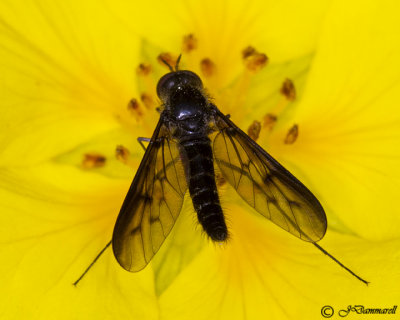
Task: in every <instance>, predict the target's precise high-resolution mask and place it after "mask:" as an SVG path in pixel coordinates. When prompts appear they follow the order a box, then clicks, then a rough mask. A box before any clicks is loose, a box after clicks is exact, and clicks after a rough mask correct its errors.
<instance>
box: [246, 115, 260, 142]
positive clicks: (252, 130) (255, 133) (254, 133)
mask: <svg viewBox="0 0 400 320" xmlns="http://www.w3.org/2000/svg"><path fill="white" fill-rule="evenodd" d="M260 131H261V122H260V121H257V120H254V121H253V123H252V124H251V125H250V126H249V128H248V129H247V134H248V135H249V137H250V138H252V139H253V140H254V141H257V139H258V137H259V136H260Z"/></svg>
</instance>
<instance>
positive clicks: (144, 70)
mask: <svg viewBox="0 0 400 320" xmlns="http://www.w3.org/2000/svg"><path fill="white" fill-rule="evenodd" d="M151 71H152V70H151V65H150V64H148V63H141V64H139V66H138V67H137V68H136V73H137V74H138V75H139V76H147V75H149V74H150V72H151Z"/></svg>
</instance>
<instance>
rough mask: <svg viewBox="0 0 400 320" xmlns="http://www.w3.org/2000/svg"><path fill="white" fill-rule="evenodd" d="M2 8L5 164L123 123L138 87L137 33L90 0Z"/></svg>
mask: <svg viewBox="0 0 400 320" xmlns="http://www.w3.org/2000/svg"><path fill="white" fill-rule="evenodd" d="M0 12H1V16H0V30H1V32H0V41H1V46H0V63H1V65H2V77H1V80H0V86H1V88H2V89H1V91H0V100H1V105H2V106H1V108H2V110H3V112H2V117H1V119H0V123H1V126H2V128H7V130H2V132H1V134H0V149H1V152H2V158H1V164H2V165H26V164H32V163H37V162H40V161H43V160H45V159H48V158H49V157H52V156H54V155H57V154H59V153H62V152H65V151H67V150H69V149H71V148H73V147H74V146H76V145H77V144H79V143H80V142H83V141H85V140H90V139H91V138H93V137H94V136H96V135H97V134H100V133H104V132H105V131H108V130H111V129H113V128H115V127H116V126H118V125H119V118H120V116H121V114H124V115H125V113H126V105H127V103H128V101H129V100H130V99H131V98H132V96H133V95H135V93H136V92H135V88H136V85H135V83H134V76H133V75H134V72H135V71H134V70H135V68H136V63H138V44H139V39H138V38H137V37H134V36H132V34H131V33H130V32H129V31H128V30H127V29H126V28H124V27H123V26H121V24H120V23H118V21H117V20H116V19H114V18H113V17H112V16H110V14H109V12H108V11H107V9H106V8H105V7H104V6H101V5H95V4H93V3H92V4H89V3H87V2H85V3H82V2H80V1H72V2H71V3H68V5H66V4H63V3H61V2H58V3H56V2H54V3H47V4H45V3H41V2H37V1H21V2H17V1H15V2H12V3H11V2H10V3H5V2H2V3H1V4H0ZM124 112H125V113H124Z"/></svg>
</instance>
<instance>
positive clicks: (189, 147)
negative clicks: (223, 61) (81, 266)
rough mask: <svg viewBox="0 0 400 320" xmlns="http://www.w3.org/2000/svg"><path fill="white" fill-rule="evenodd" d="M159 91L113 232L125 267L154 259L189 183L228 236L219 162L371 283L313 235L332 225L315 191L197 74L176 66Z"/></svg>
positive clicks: (237, 184)
mask: <svg viewBox="0 0 400 320" xmlns="http://www.w3.org/2000/svg"><path fill="white" fill-rule="evenodd" d="M176 69H177V68H176ZM157 94H158V96H159V98H160V99H161V101H162V103H163V105H162V108H161V114H160V119H159V121H158V124H157V126H156V129H155V131H154V133H153V136H152V138H151V139H150V142H149V144H148V146H147V149H146V152H145V155H144V157H143V160H142V162H141V164H140V166H139V169H138V171H137V173H136V176H135V178H134V180H133V182H132V184H131V187H130V189H129V191H128V193H127V196H126V198H125V200H124V203H123V205H122V208H121V211H120V213H119V215H118V219H117V222H116V224H115V228H114V233H113V238H112V247H113V251H114V255H115V257H116V259H117V261H118V262H119V264H120V265H121V266H122V267H123V268H124V269H126V270H128V271H132V272H136V271H140V270H142V269H143V268H144V267H146V265H147V264H148V263H149V262H150V260H151V259H152V258H153V256H154V255H155V254H156V252H157V251H158V250H159V248H160V247H161V245H162V243H163V242H164V240H165V239H166V237H167V236H168V234H169V233H170V231H171V230H172V228H173V226H174V224H175V221H176V220H177V218H178V216H179V213H180V211H181V208H182V205H183V200H184V197H185V194H186V192H187V189H189V194H190V197H191V199H192V202H193V206H194V209H195V211H196V213H197V217H198V220H199V222H200V224H201V225H202V227H203V229H204V231H205V232H206V233H207V235H208V236H209V237H210V239H211V240H213V241H216V242H221V241H225V240H227V239H228V237H229V231H228V229H227V226H226V223H225V218H224V214H223V210H222V208H221V205H220V199H219V195H218V189H217V185H216V178H215V169H216V168H218V169H219V171H220V172H221V174H222V176H223V178H224V179H225V180H226V181H227V182H228V183H229V184H230V185H231V186H232V187H233V188H234V189H235V190H236V191H237V193H238V194H239V195H240V196H241V197H242V199H243V200H244V201H245V202H247V203H248V204H249V205H250V206H251V207H253V208H254V209H255V210H256V211H257V212H258V213H259V214H261V215H262V216H264V217H265V218H267V219H269V220H271V221H272V222H274V223H275V224H277V225H278V226H279V227H281V228H283V229H285V230H286V231H288V232H290V233H291V234H293V235H294V236H296V237H298V238H300V239H302V240H304V241H308V242H311V243H312V244H313V245H314V246H315V247H317V248H318V249H319V250H321V251H322V252H323V253H324V254H326V255H328V256H329V257H330V258H332V259H333V260H334V261H335V262H337V263H338V264H339V265H340V266H342V267H343V268H344V269H346V270H347V271H348V272H350V273H351V274H352V275H353V276H355V277H356V278H358V279H359V280H361V281H363V282H364V283H367V282H366V281H365V280H363V279H362V278H360V277H359V276H358V275H356V274H355V273H353V272H352V271H351V270H350V269H348V268H347V267H345V266H344V265H343V264H342V263H340V262H339V261H338V260H337V259H336V258H334V257H333V256H331V255H330V254H329V253H328V252H327V251H326V250H324V249H323V248H321V247H320V246H319V245H318V244H317V243H316V242H317V241H319V240H320V239H322V238H323V236H324V235H325V232H326V229H327V220H326V215H325V212H324V210H323V208H322V206H321V204H320V202H319V201H318V200H317V198H316V197H315V196H314V195H313V194H312V193H311V192H310V191H309V190H308V189H307V187H305V186H304V185H303V184H302V183H301V182H300V181H299V180H297V179H296V178H295V177H294V176H293V175H292V174H291V173H290V172H288V171H287V170H286V169H285V168H284V167H283V166H282V165H280V164H279V163H278V162H277V161H276V160H275V159H273V158H272V157H271V156H270V155H269V154H268V153H267V152H266V151H265V150H263V149H262V148H261V147H260V146H259V145H258V144H257V143H256V142H255V141H253V140H252V139H251V138H250V137H249V136H248V135H247V134H245V133H244V132H243V131H242V130H241V129H239V128H238V127H237V126H236V125H235V124H234V123H233V122H232V121H231V120H230V118H229V117H227V116H225V115H224V114H222V113H221V112H220V111H219V110H218V108H217V107H216V106H215V105H214V104H212V103H211V102H210V100H209V99H208V97H207V95H206V94H205V93H204V88H203V84H202V81H201V79H200V78H199V76H198V75H196V74H195V73H193V72H191V71H187V70H175V71H174V70H172V68H171V72H169V73H168V74H166V75H164V76H163V77H162V78H161V79H160V80H159V82H158V85H157ZM109 245H110V243H109V244H108V245H107V246H106V247H108V246H109ZM103 251H104V249H103ZM103 251H102V252H103ZM102 252H101V253H102ZM101 253H100V254H101ZM100 254H99V255H98V256H97V257H96V259H95V260H94V261H93V262H92V264H91V265H90V266H89V268H88V269H87V270H86V271H85V272H84V274H83V275H82V276H81V277H80V278H79V279H78V280H77V281H76V282H75V284H77V283H78V282H79V281H80V280H81V279H82V277H83V276H84V275H85V274H86V272H87V271H88V270H89V269H90V267H91V266H92V265H93V263H94V262H95V261H96V260H97V259H98V257H99V256H100Z"/></svg>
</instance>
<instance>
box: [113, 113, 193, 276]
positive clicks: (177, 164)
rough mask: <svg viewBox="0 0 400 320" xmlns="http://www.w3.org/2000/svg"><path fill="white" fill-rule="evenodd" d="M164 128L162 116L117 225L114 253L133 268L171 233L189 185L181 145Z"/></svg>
mask: <svg viewBox="0 0 400 320" xmlns="http://www.w3.org/2000/svg"><path fill="white" fill-rule="evenodd" d="M163 129H164V127H163V123H162V120H161V119H160V121H159V123H158V125H157V127H156V130H155V131H154V134H153V137H152V139H151V142H150V143H149V145H148V147H147V149H146V152H145V155H144V157H143V160H142V162H141V163H140V166H139V169H138V171H137V173H136V176H135V178H134V179H133V182H132V184H131V187H130V189H129V191H128V194H127V195H126V198H125V201H124V203H123V205H122V208H121V211H120V213H119V215H118V219H117V222H116V224H115V227H114V233H113V238H112V244H113V251H114V255H115V257H116V259H117V260H118V262H119V264H120V265H121V266H122V267H123V268H124V269H126V270H128V271H132V272H136V271H140V270H142V269H143V268H144V267H145V266H146V265H147V264H148V263H149V262H150V260H151V259H152V257H153V256H154V255H155V253H156V252H157V251H158V249H159V248H160V246H161V244H162V243H163V242H164V240H165V239H166V237H167V236H168V234H169V233H170V231H171V229H172V227H173V226H174V224H175V221H176V219H177V218H178V216H179V213H180V211H181V208H182V204H183V199H184V195H185V192H186V189H187V185H186V178H185V174H184V168H183V164H182V162H181V158H180V155H179V150H178V146H177V145H176V143H175V142H174V141H171V140H169V139H168V138H167V137H165V136H163V134H162V132H163V131H164V130H163Z"/></svg>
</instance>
